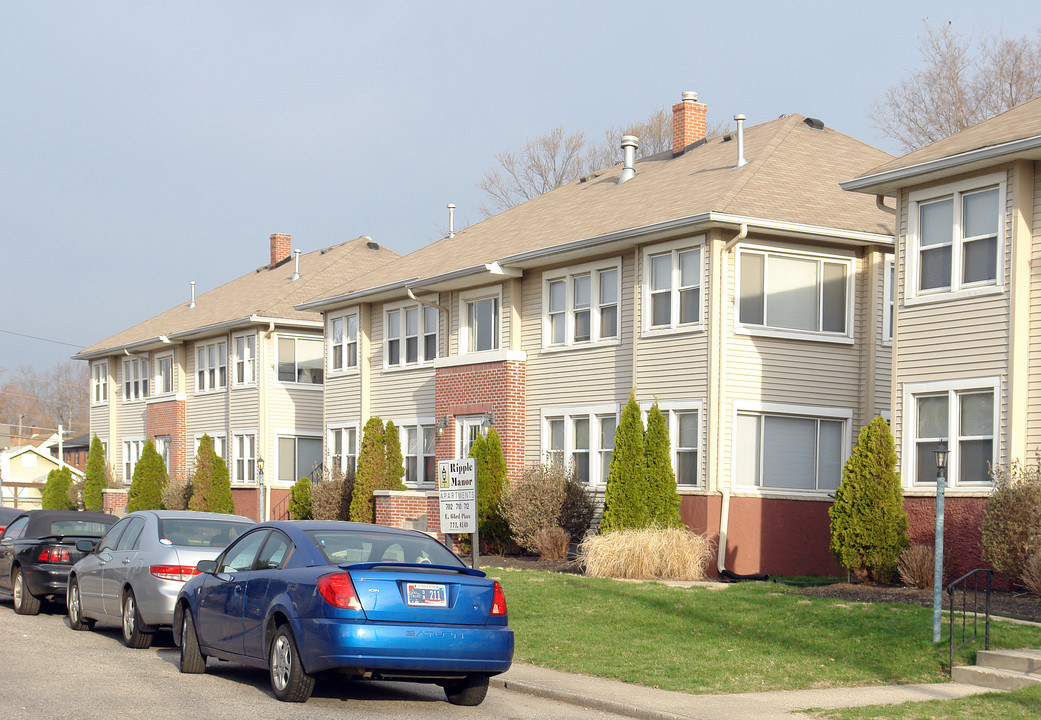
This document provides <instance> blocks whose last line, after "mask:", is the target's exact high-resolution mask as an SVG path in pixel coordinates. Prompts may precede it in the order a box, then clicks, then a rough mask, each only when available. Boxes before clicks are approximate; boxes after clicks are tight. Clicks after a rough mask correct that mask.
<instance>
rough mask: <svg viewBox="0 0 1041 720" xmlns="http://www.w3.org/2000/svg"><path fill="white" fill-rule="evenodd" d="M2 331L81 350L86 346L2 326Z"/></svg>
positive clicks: (0, 331) (0, 329)
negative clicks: (27, 333)
mask: <svg viewBox="0 0 1041 720" xmlns="http://www.w3.org/2000/svg"><path fill="white" fill-rule="evenodd" d="M0 333H6V334H8V335H17V336H18V337H23V338H29V339H30V340H41V341H43V342H49V343H54V344H55V345H68V346H69V347H74V348H80V349H81V350H82V349H83V348H84V347H86V346H85V345H81V344H78V343H70V342H65V341H64V340H51V339H50V338H43V337H38V336H36V335H26V334H25V333H20V332H15V331H14V330H4V329H2V328H0Z"/></svg>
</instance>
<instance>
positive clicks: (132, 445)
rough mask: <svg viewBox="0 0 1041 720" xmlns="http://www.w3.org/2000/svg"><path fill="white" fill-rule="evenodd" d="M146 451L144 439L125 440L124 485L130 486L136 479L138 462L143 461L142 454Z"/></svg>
mask: <svg viewBox="0 0 1041 720" xmlns="http://www.w3.org/2000/svg"><path fill="white" fill-rule="evenodd" d="M144 449H145V441H144V440H142V439H135V440H123V484H124V485H129V484H130V481H131V480H133V479H134V468H136V467H137V461H138V460H140V459H141V452H142V451H143V450H144Z"/></svg>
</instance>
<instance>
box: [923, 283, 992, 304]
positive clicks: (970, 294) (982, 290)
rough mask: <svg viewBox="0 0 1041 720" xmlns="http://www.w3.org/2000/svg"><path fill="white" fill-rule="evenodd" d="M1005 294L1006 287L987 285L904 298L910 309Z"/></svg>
mask: <svg viewBox="0 0 1041 720" xmlns="http://www.w3.org/2000/svg"><path fill="white" fill-rule="evenodd" d="M1004 292H1005V286H1004V285H997V284H995V285H986V286H983V287H971V288H962V289H960V290H947V291H941V290H938V291H936V292H929V293H919V294H918V295H913V296H908V297H906V298H904V305H906V306H908V307H913V306H915V305H930V304H932V303H941V302H948V301H953V300H966V299H968V298H975V297H989V296H991V295H1001V294H1003V293H1004Z"/></svg>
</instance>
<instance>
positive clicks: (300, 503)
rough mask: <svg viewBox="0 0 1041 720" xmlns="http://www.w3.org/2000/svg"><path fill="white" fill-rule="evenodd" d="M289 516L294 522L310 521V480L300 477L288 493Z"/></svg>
mask: <svg viewBox="0 0 1041 720" xmlns="http://www.w3.org/2000/svg"><path fill="white" fill-rule="evenodd" d="M289 515H290V517H292V518H293V519H294V520H310V519H311V518H312V517H313V515H312V513H311V478H306V477H302V478H300V479H299V480H297V481H296V482H295V483H294V484H293V487H292V489H291V490H290V491H289Z"/></svg>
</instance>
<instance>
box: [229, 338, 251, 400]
mask: <svg viewBox="0 0 1041 720" xmlns="http://www.w3.org/2000/svg"><path fill="white" fill-rule="evenodd" d="M231 347H232V353H233V357H232V365H233V367H234V373H233V375H232V379H231V382H232V385H233V386H235V387H249V386H251V385H256V384H257V334H256V333H252V332H251V333H236V334H235V335H232V336H231ZM240 375H241V376H242V379H241V380H239V376H240Z"/></svg>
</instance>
